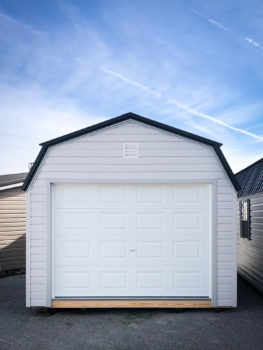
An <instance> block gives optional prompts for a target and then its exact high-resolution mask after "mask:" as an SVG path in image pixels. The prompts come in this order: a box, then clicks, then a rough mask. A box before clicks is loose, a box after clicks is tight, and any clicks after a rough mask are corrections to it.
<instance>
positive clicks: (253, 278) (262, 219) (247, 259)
mask: <svg viewBox="0 0 263 350" xmlns="http://www.w3.org/2000/svg"><path fill="white" fill-rule="evenodd" d="M236 178H237V180H238V182H239V184H240V187H241V190H240V191H239V192H238V201H239V207H238V208H239V210H238V223H239V224H238V273H239V274H240V275H241V276H243V277H244V278H246V279H247V280H248V281H249V282H250V283H251V284H253V285H254V286H255V287H256V288H257V289H259V290H260V291H261V292H263V158H261V159H259V160H258V161H256V162H255V163H253V164H251V165H249V166H248V167H247V168H245V169H243V170H241V171H239V172H238V173H237V174H236Z"/></svg>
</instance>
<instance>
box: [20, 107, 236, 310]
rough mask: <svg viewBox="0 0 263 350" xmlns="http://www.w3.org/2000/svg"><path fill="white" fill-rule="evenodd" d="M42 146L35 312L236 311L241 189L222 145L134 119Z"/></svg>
mask: <svg viewBox="0 0 263 350" xmlns="http://www.w3.org/2000/svg"><path fill="white" fill-rule="evenodd" d="M41 145H42V149H41V151H40V153H39V155H38V157H37V159H36V161H35V163H34V165H33V167H32V168H31V171H30V173H29V175H28V177H27V178H26V180H25V183H24V190H26V191H27V243H26V245H27V264H26V269H27V271H26V272H27V274H26V278H27V282H26V305H27V306H28V307H30V306H43V307H220V306H223V307H231V306H232V307H235V306H236V302H237V301H236V296H237V287H236V279H237V268H236V240H237V238H236V203H237V196H236V191H237V190H238V189H239V185H238V183H237V181H236V179H235V177H234V175H233V173H232V171H231V168H230V167H229V165H228V163H227V161H226V159H225V157H224V155H223V153H222V152H221V149H220V146H221V144H220V143H218V142H215V141H212V140H209V139H206V138H203V137H200V136H197V135H193V134H191V133H188V132H185V131H182V130H179V129H176V128H174V127H171V126H168V125H165V124H161V123H159V122H156V121H153V120H150V119H148V118H144V117H141V116H138V115H136V114H133V113H127V114H124V115H121V116H119V117H116V118H113V119H110V120H107V121H105V122H102V123H99V124H96V125H93V126H90V127H88V128H85V129H82V130H79V131H77V132H73V133H71V134H68V135H65V136H62V137H58V138H56V139H53V140H50V141H47V142H45V143H43V144H41Z"/></svg>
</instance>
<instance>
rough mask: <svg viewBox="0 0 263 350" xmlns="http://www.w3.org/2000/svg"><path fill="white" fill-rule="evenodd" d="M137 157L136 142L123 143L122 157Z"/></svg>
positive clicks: (137, 148) (137, 146)
mask: <svg viewBox="0 0 263 350" xmlns="http://www.w3.org/2000/svg"><path fill="white" fill-rule="evenodd" d="M138 157H139V145H138V143H124V144H123V158H138Z"/></svg>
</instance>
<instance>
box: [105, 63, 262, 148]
mask: <svg viewBox="0 0 263 350" xmlns="http://www.w3.org/2000/svg"><path fill="white" fill-rule="evenodd" d="M99 69H100V70H102V71H103V72H105V73H107V74H110V75H113V76H114V77H116V78H118V79H121V80H123V81H125V82H126V83H128V84H130V85H133V86H135V87H137V88H139V89H141V90H144V91H146V92H149V93H150V94H152V95H154V96H157V97H158V98H163V99H164V100H165V101H166V102H167V103H169V104H172V105H176V106H177V107H178V108H180V109H181V110H183V111H185V112H187V113H189V114H192V115H195V116H197V117H200V118H202V119H207V120H210V121H212V122H213V123H216V124H219V125H221V126H223V127H225V128H227V129H230V130H234V131H237V132H239V133H242V134H244V135H247V136H250V137H252V138H254V139H256V140H259V141H262V142H263V136H258V135H255V134H253V133H251V132H249V131H246V130H244V129H241V128H237V127H235V126H232V125H229V124H227V123H225V122H223V121H222V120H220V119H218V118H215V117H213V116H211V115H209V114H206V113H202V112H199V111H197V110H195V109H194V108H192V107H190V106H188V105H185V104H183V103H181V102H179V101H176V100H171V99H167V98H166V97H165V96H163V95H162V94H160V93H158V92H156V91H154V90H152V89H151V88H149V87H148V86H146V85H142V84H140V83H138V82H136V81H134V80H131V79H129V78H127V77H125V76H124V75H122V74H119V73H116V72H113V71H111V70H109V69H106V68H99Z"/></svg>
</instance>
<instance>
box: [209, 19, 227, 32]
mask: <svg viewBox="0 0 263 350" xmlns="http://www.w3.org/2000/svg"><path fill="white" fill-rule="evenodd" d="M207 20H208V22H209V23H211V24H213V25H214V26H216V27H218V28H220V29H222V30H225V31H227V30H228V28H227V27H225V26H224V25H223V24H222V23H220V22H218V21H215V20H214V19H212V18H208V19H207Z"/></svg>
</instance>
